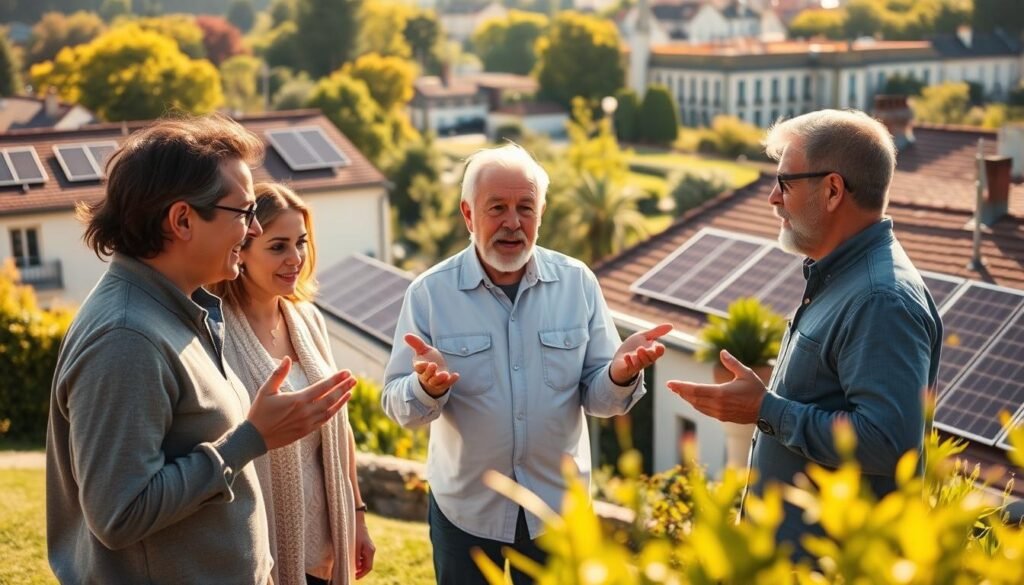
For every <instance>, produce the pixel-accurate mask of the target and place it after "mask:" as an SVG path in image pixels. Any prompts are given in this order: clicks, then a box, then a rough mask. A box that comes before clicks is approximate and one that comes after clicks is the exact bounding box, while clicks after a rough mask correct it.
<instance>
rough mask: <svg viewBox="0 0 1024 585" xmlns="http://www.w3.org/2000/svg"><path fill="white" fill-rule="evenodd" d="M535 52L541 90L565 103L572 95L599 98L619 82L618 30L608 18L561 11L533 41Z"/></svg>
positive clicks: (623, 76)
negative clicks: (535, 46) (536, 39)
mask: <svg viewBox="0 0 1024 585" xmlns="http://www.w3.org/2000/svg"><path fill="white" fill-rule="evenodd" d="M537 55H538V63H537V79H538V82H539V84H540V90H541V94H542V95H543V96H544V97H546V98H548V99H551V100H554V101H556V102H558V103H561V104H565V105H568V104H570V103H571V101H572V98H573V97H575V96H583V97H586V98H588V99H600V98H602V97H604V96H608V95H612V94H614V93H615V92H616V91H617V90H618V89H619V88H621V87H622V85H623V80H624V78H625V72H624V71H623V68H622V60H621V55H620V53H619V33H618V31H617V30H616V28H615V25H614V24H613V23H612V22H610V21H606V20H601V19H599V18H597V17H593V16H586V15H583V14H580V13H577V12H572V11H566V12H562V13H560V14H559V15H558V16H557V17H555V19H554V21H553V22H552V24H551V27H550V29H549V31H548V34H547V35H545V36H542V37H541V38H540V39H539V40H538V41H537Z"/></svg>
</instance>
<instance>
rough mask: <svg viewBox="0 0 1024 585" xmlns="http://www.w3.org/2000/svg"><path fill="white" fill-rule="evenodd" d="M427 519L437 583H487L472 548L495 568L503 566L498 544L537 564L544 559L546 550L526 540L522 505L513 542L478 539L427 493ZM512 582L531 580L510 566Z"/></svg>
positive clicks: (521, 583) (517, 584)
mask: <svg viewBox="0 0 1024 585" xmlns="http://www.w3.org/2000/svg"><path fill="white" fill-rule="evenodd" d="M427 522H428V523H429V524H430V543H431V545H433V547H434V574H435V575H436V578H437V585H487V581H486V580H484V577H483V575H482V574H480V570H479V569H478V568H477V566H476V563H474V562H473V558H472V557H470V556H469V551H470V550H471V549H473V548H474V547H478V548H480V549H481V550H483V551H484V552H485V553H487V556H488V557H490V558H491V560H492V561H494V563H495V564H496V565H498V566H499V567H504V566H505V557H504V556H502V554H501V549H502V547H509V548H513V549H515V550H516V551H518V552H520V553H522V554H524V555H526V556H528V557H530V558H531V559H533V560H535V561H537V562H538V563H539V564H541V565H543V564H544V563H545V562H547V553H546V552H544V551H543V550H541V549H540V547H538V546H537V543H535V542H534V541H532V540H530V531H529V530H528V529H527V528H526V514H524V513H523V509H522V508H520V509H519V520H518V521H517V522H516V541H515V542H514V543H512V544H509V543H507V542H500V541H497V540H489V539H486V538H480V537H479V536H473V535H472V534H469V533H467V532H464V531H463V530H461V529H459V528H458V527H457V526H455V525H454V524H452V523H451V522H450V521H449V520H448V519H447V518H445V516H444V514H443V513H442V512H441V509H440V508H439V507H438V506H437V502H436V501H434V496H433V495H431V496H430V507H429V509H428V512H427ZM512 582H513V583H514V584H515V585H532V583H533V579H531V578H529V577H528V576H526V575H524V574H522V573H520V572H519V571H517V570H515V568H513V569H512Z"/></svg>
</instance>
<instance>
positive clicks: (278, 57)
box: [256, 21, 303, 70]
mask: <svg viewBox="0 0 1024 585" xmlns="http://www.w3.org/2000/svg"><path fill="white" fill-rule="evenodd" d="M256 49H257V50H256V52H257V54H260V55H262V56H263V60H264V61H266V62H267V64H268V65H270V66H271V67H287V68H289V69H297V70H298V69H302V67H301V66H300V65H301V62H302V55H303V49H302V40H301V38H300V36H299V27H298V25H296V24H295V23H294V22H290V21H289V22H286V23H284V24H282V25H281V26H279V27H277V28H275V29H273V30H272V31H270V33H269V34H268V35H267V36H266V38H264V39H263V42H262V44H261V45H260V46H258V47H257V48H256Z"/></svg>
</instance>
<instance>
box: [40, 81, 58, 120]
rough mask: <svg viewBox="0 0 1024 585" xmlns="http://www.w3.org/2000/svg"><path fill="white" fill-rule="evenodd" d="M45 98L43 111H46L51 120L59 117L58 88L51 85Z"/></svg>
mask: <svg viewBox="0 0 1024 585" xmlns="http://www.w3.org/2000/svg"><path fill="white" fill-rule="evenodd" d="M43 100H44V101H43V111H44V112H45V113H46V117H47V118H50V119H51V120H56V119H57V118H59V117H60V100H58V99H57V89H56V88H54V87H53V86H50V89H48V90H46V97H45V98H43Z"/></svg>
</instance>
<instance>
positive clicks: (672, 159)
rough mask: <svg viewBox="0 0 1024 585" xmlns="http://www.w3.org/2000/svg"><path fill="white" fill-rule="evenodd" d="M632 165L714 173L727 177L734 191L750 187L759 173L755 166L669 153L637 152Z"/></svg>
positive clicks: (631, 158) (631, 161) (631, 160)
mask: <svg viewBox="0 0 1024 585" xmlns="http://www.w3.org/2000/svg"><path fill="white" fill-rule="evenodd" d="M629 162H630V164H638V165H644V166H648V167H660V168H663V169H666V170H670V171H681V172H687V171H690V172H702V171H714V172H718V173H721V174H722V175H723V176H725V177H726V178H727V179H728V181H729V184H730V185H732V187H733V188H734V189H738V188H740V187H743V186H745V185H749V184H750V183H752V182H754V181H755V180H756V179H757V175H758V171H757V168H756V167H754V166H753V165H747V164H741V163H735V162H730V161H727V160H718V159H709V158H704V157H700V156H694V155H689V154H680V153H678V152H669V151H664V150H662V151H653V152H652V151H647V152H643V151H637V152H636V153H635V154H633V156H632V157H630V159H629Z"/></svg>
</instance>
